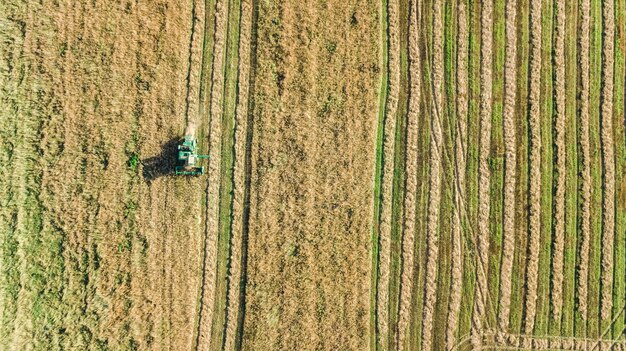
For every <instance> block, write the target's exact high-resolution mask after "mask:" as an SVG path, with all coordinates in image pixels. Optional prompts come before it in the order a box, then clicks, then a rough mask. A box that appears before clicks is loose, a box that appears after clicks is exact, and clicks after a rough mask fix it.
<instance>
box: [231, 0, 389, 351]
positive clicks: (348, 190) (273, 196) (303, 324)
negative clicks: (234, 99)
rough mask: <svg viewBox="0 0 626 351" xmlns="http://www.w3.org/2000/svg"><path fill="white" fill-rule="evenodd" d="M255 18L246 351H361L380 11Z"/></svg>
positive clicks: (336, 9) (286, 10)
mask: <svg viewBox="0 0 626 351" xmlns="http://www.w3.org/2000/svg"><path fill="white" fill-rule="evenodd" d="M258 6H259V15H258V22H257V26H258V38H259V39H258V47H257V54H256V58H257V65H256V67H255V76H256V78H255V82H256V83H255V90H254V93H253V96H252V98H253V99H254V110H253V120H254V125H253V131H252V133H253V137H252V145H251V150H250V151H251V152H252V170H251V183H250V195H251V199H250V222H249V234H248V235H249V236H248V261H247V262H248V264H247V284H246V309H245V320H244V335H243V345H242V349H243V350H270V349H272V350H309V349H323V350H350V349H352V350H365V349H367V348H368V347H369V340H370V338H369V334H368V333H369V332H368V331H369V323H370V289H371V287H370V282H371V280H370V279H371V261H370V260H371V253H370V250H371V244H370V239H371V237H370V233H371V232H370V230H371V226H372V217H373V216H372V212H371V209H372V208H373V198H374V192H373V178H374V165H375V139H376V127H377V113H378V112H377V103H376V101H377V94H378V92H377V91H376V87H377V84H376V83H377V82H379V80H380V75H379V74H380V73H379V72H380V70H381V67H380V66H379V64H380V51H379V50H380V49H379V43H380V36H379V33H380V32H381V31H380V27H379V18H377V16H376V14H377V13H378V11H379V10H380V9H379V5H376V4H374V3H365V2H361V3H358V4H350V3H348V2H345V1H331V2H327V3H323V2H318V1H314V0H309V1H285V2H282V3H272V2H260V3H259V4H258ZM354 43H359V45H353V44H354Z"/></svg>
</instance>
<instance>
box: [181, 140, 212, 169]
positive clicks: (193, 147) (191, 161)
mask: <svg viewBox="0 0 626 351" xmlns="http://www.w3.org/2000/svg"><path fill="white" fill-rule="evenodd" d="M197 143H198V142H197V140H196V138H195V137H194V136H193V135H185V140H184V141H183V143H182V144H180V145H178V164H177V165H176V175H202V174H204V167H203V166H201V165H200V162H201V159H203V158H209V156H208V155H198V150H197Z"/></svg>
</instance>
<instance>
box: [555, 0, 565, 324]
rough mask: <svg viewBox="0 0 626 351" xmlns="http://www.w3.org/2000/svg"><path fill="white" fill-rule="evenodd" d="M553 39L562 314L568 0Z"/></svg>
mask: <svg viewBox="0 0 626 351" xmlns="http://www.w3.org/2000/svg"><path fill="white" fill-rule="evenodd" d="M555 17H556V25H555V40H554V66H555V67H554V76H555V88H554V95H555V96H554V97H555V102H556V111H555V122H554V133H555V141H554V143H555V145H556V165H555V171H556V181H555V186H554V188H555V189H554V192H555V194H554V196H555V199H554V243H553V246H554V250H553V254H552V270H553V272H552V293H551V295H552V296H551V299H552V317H553V318H554V319H559V318H560V317H561V307H562V304H563V264H564V263H563V252H564V246H565V180H566V163H565V153H566V146H565V1H562V0H561V1H557V2H556V16H555Z"/></svg>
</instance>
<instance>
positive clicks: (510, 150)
mask: <svg viewBox="0 0 626 351" xmlns="http://www.w3.org/2000/svg"><path fill="white" fill-rule="evenodd" d="M516 6H517V2H516V1H514V0H507V1H506V22H505V27H506V30H505V36H506V49H505V50H506V58H505V60H506V62H505V66H504V90H505V97H504V111H503V121H502V123H503V129H504V157H505V160H504V161H505V164H504V208H503V216H504V220H503V230H502V235H503V237H504V239H503V241H504V243H503V246H502V263H501V270H500V303H499V305H500V308H499V311H498V329H499V330H500V331H506V330H507V329H508V326H509V316H510V308H511V274H512V271H513V258H514V255H515V207H516V203H515V202H516V201H515V196H516V195H515V190H516V186H517V178H516V174H517V136H516V133H515V100H516V97H517V21H516V17H517V8H516Z"/></svg>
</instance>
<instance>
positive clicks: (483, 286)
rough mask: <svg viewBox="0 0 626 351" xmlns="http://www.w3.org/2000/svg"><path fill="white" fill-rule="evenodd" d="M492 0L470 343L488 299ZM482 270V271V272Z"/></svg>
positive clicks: (485, 11) (486, 25) (484, 53)
mask: <svg viewBox="0 0 626 351" xmlns="http://www.w3.org/2000/svg"><path fill="white" fill-rule="evenodd" d="M492 12H493V0H487V1H485V2H484V3H483V4H482V11H481V28H482V31H481V60H482V61H481V68H480V71H481V72H480V85H481V90H480V129H481V130H480V140H479V143H480V145H479V156H478V233H477V234H478V235H477V236H478V242H477V251H478V262H477V267H478V269H477V271H478V274H477V284H476V293H475V299H474V314H473V316H472V322H473V325H472V334H473V337H472V346H473V347H474V348H477V347H480V340H478V337H477V333H479V332H480V331H481V330H482V329H483V318H485V314H486V310H485V303H486V299H487V294H488V292H487V290H488V286H487V276H486V274H487V273H486V272H488V270H489V262H488V261H489V235H490V231H489V212H490V211H489V199H490V196H489V189H490V176H491V172H490V170H489V154H490V151H491V150H490V147H491V109H492V101H491V95H492V89H491V84H492V72H491V70H492V61H493V59H492V49H491V46H492V42H493V18H492ZM481 273H483V274H481Z"/></svg>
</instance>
